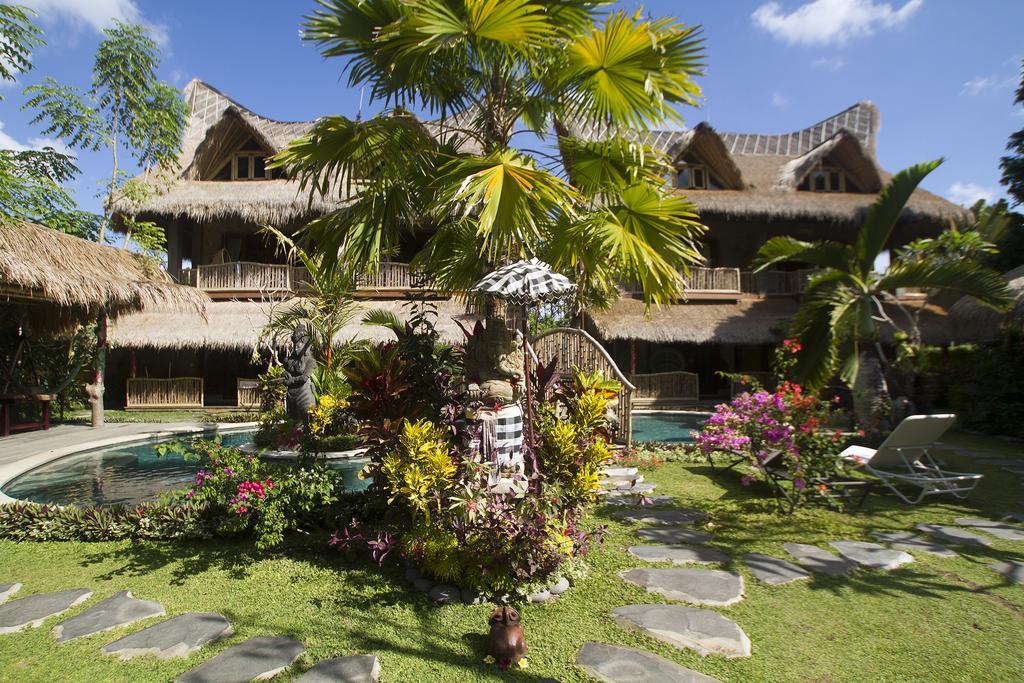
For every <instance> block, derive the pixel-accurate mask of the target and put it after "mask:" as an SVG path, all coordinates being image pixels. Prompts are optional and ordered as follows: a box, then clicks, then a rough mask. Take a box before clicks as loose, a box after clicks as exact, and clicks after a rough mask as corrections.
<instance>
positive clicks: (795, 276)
mask: <svg viewBox="0 0 1024 683" xmlns="http://www.w3.org/2000/svg"><path fill="white" fill-rule="evenodd" d="M814 272H815V269H814V268H805V269H802V270H793V271H782V270H765V271H762V272H760V273H752V272H749V271H743V272H742V273H741V274H740V288H741V289H742V290H743V293H744V294H753V295H755V296H800V295H801V294H803V293H804V290H806V289H807V279H808V278H810V276H811V275H813V274H814Z"/></svg>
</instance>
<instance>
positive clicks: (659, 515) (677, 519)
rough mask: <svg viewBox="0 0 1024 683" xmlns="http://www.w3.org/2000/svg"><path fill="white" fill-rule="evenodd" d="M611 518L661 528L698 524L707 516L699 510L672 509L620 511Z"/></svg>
mask: <svg viewBox="0 0 1024 683" xmlns="http://www.w3.org/2000/svg"><path fill="white" fill-rule="evenodd" d="M612 517H615V518H616V519H621V520H623V521H625V522H635V523H637V524H658V525H661V526H674V525H676V524H679V525H684V526H685V525H687V524H693V523H694V522H699V521H701V520H702V519H704V518H705V517H707V515H705V514H704V513H703V512H701V511H700V510H687V509H684V508H673V509H671V510H620V511H618V512H615V513H612Z"/></svg>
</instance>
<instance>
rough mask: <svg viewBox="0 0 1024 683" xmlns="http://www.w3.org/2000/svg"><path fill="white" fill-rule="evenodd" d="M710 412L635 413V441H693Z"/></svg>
mask: <svg viewBox="0 0 1024 683" xmlns="http://www.w3.org/2000/svg"><path fill="white" fill-rule="evenodd" d="M709 415H710V413H683V412H678V413H675V412H651V413H633V442H634V443H636V442H641V443H642V442H644V441H661V442H664V443H680V444H682V443H693V437H694V434H695V433H696V432H697V431H698V430H700V427H701V425H702V424H704V421H705V420H707V419H708V416H709Z"/></svg>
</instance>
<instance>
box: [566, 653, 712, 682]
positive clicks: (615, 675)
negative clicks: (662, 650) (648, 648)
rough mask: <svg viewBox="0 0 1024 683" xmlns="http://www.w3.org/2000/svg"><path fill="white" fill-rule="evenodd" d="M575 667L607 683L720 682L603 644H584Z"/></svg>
mask: <svg viewBox="0 0 1024 683" xmlns="http://www.w3.org/2000/svg"><path fill="white" fill-rule="evenodd" d="M576 664H577V666H579V667H580V668H582V669H583V670H584V671H586V672H587V673H588V674H590V675H591V676H594V677H595V678H597V679H598V680H601V681H607V682H608V683H652V682H654V681H657V682H658V683H719V681H718V679H715V678H711V677H710V676H705V675H704V674H702V673H698V672H696V671H693V670H692V669H687V668H686V667H682V666H679V665H678V664H676V663H674V662H670V661H668V660H667V659H665V658H663V657H659V656H658V655H656V654H652V653H650V652H644V651H643V650H634V649H633V648H631V647H619V646H617V645H605V644H604V643H584V644H583V647H581V648H580V650H579V652H577V653H576Z"/></svg>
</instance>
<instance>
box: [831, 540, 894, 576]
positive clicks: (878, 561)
mask: <svg viewBox="0 0 1024 683" xmlns="http://www.w3.org/2000/svg"><path fill="white" fill-rule="evenodd" d="M829 545H830V546H832V547H833V548H835V549H836V550H838V551H839V554H840V555H842V556H843V557H845V558H846V559H848V560H852V561H854V562H856V563H857V564H859V565H861V566H862V567H867V568H868V569H884V570H886V571H889V570H891V569H896V568H897V567H902V566H903V565H905V564H910V563H911V562H913V561H914V558H913V556H912V555H911V554H910V553H906V552H904V551H902V550H890V549H889V548H886V547H884V546H880V545H878V544H877V543H868V542H866V541H829Z"/></svg>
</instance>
